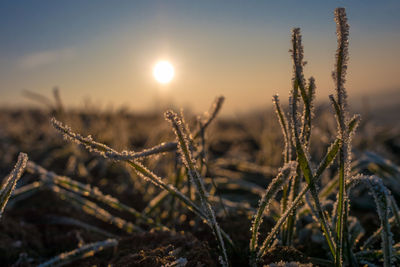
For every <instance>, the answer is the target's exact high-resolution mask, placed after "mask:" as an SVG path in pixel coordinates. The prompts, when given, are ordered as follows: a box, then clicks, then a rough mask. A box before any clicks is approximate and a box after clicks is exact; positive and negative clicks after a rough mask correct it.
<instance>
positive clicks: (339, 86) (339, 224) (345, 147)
mask: <svg viewBox="0 0 400 267" xmlns="http://www.w3.org/2000/svg"><path fill="white" fill-rule="evenodd" d="M335 21H336V34H337V42H338V48H337V52H336V66H335V71H334V72H333V74H332V76H333V78H334V80H335V83H336V102H337V109H336V113H337V114H336V118H337V122H338V133H339V138H340V139H341V140H342V143H341V145H340V148H339V155H338V160H339V195H338V199H337V214H338V215H337V216H338V218H337V220H336V234H337V246H336V257H335V265H336V266H342V265H343V245H344V234H343V232H344V228H345V227H346V225H347V222H346V221H345V218H347V216H346V214H345V213H346V212H347V211H346V208H345V206H346V205H345V201H347V197H346V188H345V184H346V177H347V176H348V173H349V168H350V166H349V165H350V158H349V153H350V149H351V148H350V142H349V132H348V129H347V128H346V122H347V120H348V114H347V99H346V98H347V93H346V90H345V88H344V83H345V75H346V70H347V61H348V42H349V25H348V24H347V18H346V11H345V9H344V8H337V9H336V10H335Z"/></svg>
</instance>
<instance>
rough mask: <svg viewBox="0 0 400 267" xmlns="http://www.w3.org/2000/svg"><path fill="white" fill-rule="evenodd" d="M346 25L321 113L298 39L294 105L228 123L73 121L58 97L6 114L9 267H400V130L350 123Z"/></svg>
mask: <svg viewBox="0 0 400 267" xmlns="http://www.w3.org/2000/svg"><path fill="white" fill-rule="evenodd" d="M341 12H344V10H342V9H338V10H337V13H336V19H337V24H338V51H337V59H338V60H337V65H336V66H335V70H336V74H335V75H334V78H335V87H336V89H333V90H332V94H334V96H332V97H331V99H330V100H331V103H326V104H325V105H319V106H316V107H314V106H313V101H314V90H315V87H314V80H313V79H309V80H307V81H305V79H304V77H303V74H302V68H303V66H304V64H303V61H302V60H303V55H302V53H303V52H302V45H301V35H300V31H299V29H295V30H293V33H292V42H293V47H292V57H293V65H294V78H293V89H292V93H291V100H290V101H289V102H290V103H291V104H290V105H283V104H280V102H279V99H278V97H277V96H274V97H273V106H272V107H271V108H269V109H266V110H264V111H262V112H253V113H248V114H243V115H241V116H238V117H235V118H222V117H218V113H219V110H220V109H221V108H223V102H224V101H229V99H224V98H223V97H217V98H216V100H215V102H214V103H212V104H211V108H210V110H209V111H207V112H205V113H204V114H187V113H185V112H184V111H183V112H181V113H179V112H177V113H175V112H174V111H167V112H166V113H165V114H163V113H162V112H158V111H157V112H154V113H144V114H140V113H132V112H128V111H126V110H123V109H121V110H114V111H104V110H98V109H96V108H94V107H92V108H90V107H88V108H86V109H81V110H70V109H67V108H65V107H63V105H62V99H60V96H59V93H58V91H57V90H55V91H54V99H46V100H44V99H45V98H44V97H43V96H39V95H33V94H31V95H30V97H31V98H35V99H36V100H39V102H41V103H42V106H40V108H38V109H22V108H20V109H14V110H12V109H2V110H1V111H0V175H1V177H5V178H7V179H4V180H3V181H4V182H3V184H2V187H1V191H0V193H1V205H2V208H3V209H4V212H3V213H2V215H1V220H0V233H1V234H0V262H1V265H2V266H11V265H12V266H36V265H38V264H42V265H41V266H56V265H57V264H58V265H68V264H70V265H71V266H94V265H98V266H108V265H109V264H111V265H112V266H219V265H230V266H249V265H251V266H263V265H270V266H313V265H315V266H343V265H345V266H364V265H368V266H382V265H384V266H391V265H394V264H395V263H396V262H397V263H398V262H399V261H400V246H399V241H400V213H399V210H398V207H397V203H398V201H399V200H400V167H399V166H400V127H399V125H398V124H395V123H393V121H392V120H390V119H387V120H381V119H380V120H379V121H378V120H375V119H374V116H377V115H379V118H382V117H385V116H384V115H385V114H374V111H373V110H367V111H364V112H363V113H362V114H361V119H360V117H359V116H354V117H353V116H350V112H352V111H351V109H350V110H349V109H348V107H347V104H346V101H347V100H346V91H345V89H344V76H345V70H346V67H347V65H346V63H347V37H348V32H347V29H346V25H347V22H346V20H345V19H346V18H345V15H344V14H343V13H341ZM317 90H318V89H317ZM281 101H282V100H281ZM266 106H269V104H268V103H266ZM178 110H179V109H178ZM353 132H354V133H353ZM19 152H24V153H26V154H27V157H28V159H27V158H26V156H24V154H20V156H19V162H18V163H17V165H16V168H15V169H14V171H12V168H13V166H14V165H15V163H16V162H17V157H18V154H19ZM9 173H10V175H9V176H8V174H9ZM17 181H18V183H17ZM14 186H15V189H14ZM8 197H9V199H8ZM7 200H8V201H7Z"/></svg>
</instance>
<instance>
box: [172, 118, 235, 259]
mask: <svg viewBox="0 0 400 267" xmlns="http://www.w3.org/2000/svg"><path fill="white" fill-rule="evenodd" d="M165 117H166V119H167V120H169V121H170V123H171V125H172V128H173V129H174V132H175V135H176V137H177V141H178V148H179V152H180V154H181V155H182V160H183V162H184V164H185V166H186V168H187V170H188V174H189V177H190V180H191V182H192V183H193V184H194V185H195V186H196V189H197V192H198V193H199V198H200V202H201V205H202V207H203V210H204V212H205V215H206V219H207V220H208V222H209V224H210V226H211V228H212V230H213V232H214V235H215V237H216V239H217V241H218V243H219V246H220V250H221V252H222V257H223V261H222V262H221V263H222V265H226V266H227V265H228V256H227V254H226V249H225V243H224V240H223V238H222V235H221V230H220V227H219V225H218V223H217V220H216V218H215V213H214V210H213V209H212V207H211V205H210V203H209V201H208V199H207V192H206V190H205V188H204V183H203V178H202V177H201V176H200V173H199V172H198V171H197V168H196V166H195V164H196V163H195V161H194V159H193V156H192V152H191V150H190V147H189V144H190V143H193V140H192V139H191V136H190V133H189V129H187V127H186V125H185V123H184V122H183V120H182V118H180V117H179V116H178V115H177V114H176V113H174V112H173V111H167V112H165Z"/></svg>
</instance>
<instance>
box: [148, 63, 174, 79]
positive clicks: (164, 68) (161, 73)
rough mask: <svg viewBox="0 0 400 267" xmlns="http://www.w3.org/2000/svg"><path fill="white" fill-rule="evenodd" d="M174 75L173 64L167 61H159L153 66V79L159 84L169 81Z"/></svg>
mask: <svg viewBox="0 0 400 267" xmlns="http://www.w3.org/2000/svg"><path fill="white" fill-rule="evenodd" d="M174 75H175V70H174V66H172V64H171V63H169V62H168V61H159V62H157V64H156V65H155V66H154V68H153V76H154V79H156V81H157V82H159V83H161V84H167V83H170V82H171V81H172V79H173V78H174Z"/></svg>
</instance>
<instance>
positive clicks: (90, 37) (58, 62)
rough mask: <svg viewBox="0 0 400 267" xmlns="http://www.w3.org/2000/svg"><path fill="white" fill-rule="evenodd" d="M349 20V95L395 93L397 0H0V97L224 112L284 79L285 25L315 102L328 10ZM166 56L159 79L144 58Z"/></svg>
mask: <svg viewBox="0 0 400 267" xmlns="http://www.w3.org/2000/svg"><path fill="white" fill-rule="evenodd" d="M338 6H343V7H346V9H347V15H348V17H349V24H350V65H349V70H348V73H349V75H348V83H347V86H346V87H347V89H348V92H349V95H350V97H353V98H357V97H359V96H367V95H373V94H374V92H381V91H385V90H386V91H391V92H392V94H396V95H397V97H398V96H399V95H400V49H399V48H400V15H399V14H400V1H398V0H397V1H395V0H393V1H366V0H364V1H355V0H353V1H352V0H349V1H295V0H293V1H204V0H203V1H100V0H96V1H95V0H93V1H88V0H80V1H2V2H1V3H0V36H1V37H0V104H1V105H11V104H13V103H26V100H25V99H24V97H23V95H22V91H23V89H28V90H30V91H34V92H38V93H42V94H46V95H49V96H50V95H51V89H52V87H53V86H58V87H60V89H61V95H62V98H63V100H64V102H65V103H66V104H68V105H73V106H82V105H83V102H84V99H91V102H92V103H96V104H97V103H98V105H99V106H104V107H106V106H108V105H110V104H112V105H113V106H114V107H117V106H120V105H126V106H129V108H131V109H134V110H143V109H146V108H152V107H154V106H157V105H158V104H159V103H160V101H161V100H163V101H164V100H168V101H171V102H174V103H176V104H177V105H184V106H186V107H187V106H191V107H192V108H193V109H194V110H202V109H206V108H207V107H208V105H209V103H210V102H211V101H212V100H213V99H214V97H215V96H217V95H224V96H225V97H226V105H225V112H227V113H229V112H240V111H245V110H247V109H249V108H258V107H262V106H266V105H269V104H270V103H271V96H272V95H273V94H274V93H279V94H280V95H281V97H282V98H286V97H287V95H288V91H289V90H290V85H291V75H292V74H291V71H292V67H291V60H290V55H289V53H288V49H289V47H290V30H291V28H293V27H300V28H301V30H302V34H303V43H304V50H305V60H306V61H308V64H307V66H306V68H305V74H306V77H309V76H310V75H313V76H314V77H315V79H316V84H317V99H318V100H324V99H326V97H327V95H328V94H330V93H332V92H333V82H332V78H331V72H332V70H333V63H334V53H335V49H336V37H335V29H336V26H335V23H334V20H333V10H334V8H335V7H338ZM161 59H167V60H169V61H170V62H171V63H172V64H173V65H174V67H175V71H176V76H175V79H174V80H173V82H172V83H170V84H169V85H168V86H161V85H159V84H158V83H157V82H156V81H155V80H154V78H153V77H152V67H153V66H154V64H155V63H156V62H157V61H158V60H161Z"/></svg>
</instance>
